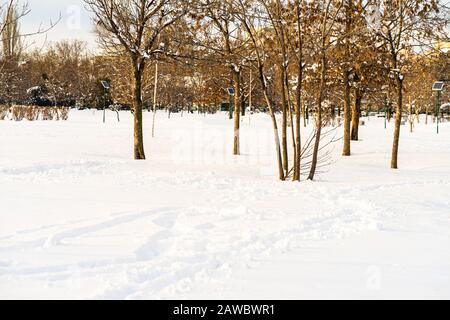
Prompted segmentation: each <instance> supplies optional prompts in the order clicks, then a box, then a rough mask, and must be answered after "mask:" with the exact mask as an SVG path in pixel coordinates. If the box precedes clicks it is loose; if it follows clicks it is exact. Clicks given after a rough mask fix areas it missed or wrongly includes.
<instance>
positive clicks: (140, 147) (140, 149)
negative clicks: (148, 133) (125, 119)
mask: <svg viewBox="0 0 450 320" xmlns="http://www.w3.org/2000/svg"><path fill="white" fill-rule="evenodd" d="M133 65H134V95H133V108H134V159H135V160H145V152H144V137H143V133H142V70H143V67H144V64H143V62H139V61H138V60H137V59H136V58H134V59H133Z"/></svg>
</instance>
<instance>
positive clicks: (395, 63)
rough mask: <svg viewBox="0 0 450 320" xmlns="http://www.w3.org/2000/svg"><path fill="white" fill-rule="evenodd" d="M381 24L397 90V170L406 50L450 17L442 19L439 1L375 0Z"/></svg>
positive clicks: (431, 34)
mask: <svg viewBox="0 0 450 320" xmlns="http://www.w3.org/2000/svg"><path fill="white" fill-rule="evenodd" d="M376 7H377V8H378V9H377V10H379V16H380V19H379V24H378V26H377V28H375V30H376V33H377V35H378V36H379V37H380V39H381V40H382V41H383V42H384V44H385V46H386V49H387V51H388V52H389V60H390V67H391V77H392V78H393V80H394V82H395V85H396V89H397V106H396V115H395V131H394V142H393V146H392V158H391V168H392V169H398V151H399V144H400V129H401V123H402V116H403V90H404V88H403V87H404V80H405V71H404V64H405V53H408V52H411V51H412V50H413V49H414V48H417V47H420V46H422V45H423V44H424V43H425V42H426V41H427V40H430V39H432V38H434V37H436V36H437V35H438V34H439V32H440V31H442V30H445V29H444V28H445V25H446V24H448V16H447V17H445V16H444V17H443V18H439V17H438V14H439V12H440V7H441V1H439V0H390V1H383V0H378V1H376Z"/></svg>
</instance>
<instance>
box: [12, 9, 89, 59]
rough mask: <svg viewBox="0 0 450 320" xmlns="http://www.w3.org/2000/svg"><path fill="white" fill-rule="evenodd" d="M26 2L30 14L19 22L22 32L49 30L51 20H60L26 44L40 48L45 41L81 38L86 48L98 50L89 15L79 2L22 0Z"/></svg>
mask: <svg viewBox="0 0 450 320" xmlns="http://www.w3.org/2000/svg"><path fill="white" fill-rule="evenodd" d="M21 2H22V3H24V2H28V4H29V8H30V9H31V12H30V14H29V15H27V16H26V17H24V18H23V19H22V20H21V29H22V33H31V32H36V30H38V29H39V26H40V25H42V28H48V26H49V25H50V21H53V22H55V21H57V20H58V19H59V18H60V17H61V20H60V21H59V22H58V24H57V25H56V26H55V27H54V28H53V29H51V30H50V31H49V32H48V33H47V34H46V35H39V36H34V37H30V38H28V39H26V43H27V44H28V45H32V46H33V47H40V46H42V44H43V43H44V42H45V41H47V42H54V41H59V40H63V39H80V40H83V41H86V42H88V46H89V49H90V50H92V51H95V50H96V48H97V45H96V37H95V34H94V33H93V32H92V30H93V25H92V21H91V18H90V13H89V11H88V10H87V9H86V7H85V5H84V3H83V1H82V0H21Z"/></svg>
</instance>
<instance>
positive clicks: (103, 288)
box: [0, 111, 450, 299]
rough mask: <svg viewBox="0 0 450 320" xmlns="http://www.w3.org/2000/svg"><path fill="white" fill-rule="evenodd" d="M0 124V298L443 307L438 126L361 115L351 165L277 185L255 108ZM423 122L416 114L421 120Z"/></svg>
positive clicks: (446, 214)
mask: <svg viewBox="0 0 450 320" xmlns="http://www.w3.org/2000/svg"><path fill="white" fill-rule="evenodd" d="M121 118H122V119H121V120H122V121H121V122H120V123H117V120H116V119H115V114H113V113H109V114H108V121H107V124H106V125H103V124H102V123H101V122H102V114H101V112H96V113H94V112H92V111H77V112H72V113H71V115H70V120H69V121H68V122H26V121H24V122H10V121H2V122H0V137H1V139H0V150H1V151H0V298H8V299H11V298H37V299H45V298H57V299H61V298H62V299H66V298H67V299H69V298H75V299H181V298H194V299H210V298H234V299H241V298H247V299H253V298H257V299H302V298H305V299H309V298H325V299H328V298H362V299H369V298H388V299H395V298H412V299H415V298H430V299H431V298H438V299H449V298H450V124H442V126H441V134H440V135H439V136H438V135H436V131H435V127H434V126H433V125H431V124H430V125H428V126H425V125H424V124H421V125H418V126H417V127H416V130H415V132H414V133H413V134H411V133H409V130H408V129H409V128H408V127H406V126H405V127H404V128H403V132H402V139H401V151H400V167H401V169H400V170H399V171H392V170H390V169H389V159H390V148H391V143H392V124H390V125H389V126H390V127H389V129H388V130H384V125H383V121H382V120H381V119H377V118H371V119H370V120H367V119H366V122H367V126H365V127H363V128H361V138H362V141H360V142H357V143H354V144H353V153H354V156H352V157H350V158H345V159H344V158H341V157H340V156H339V154H340V150H341V145H340V143H337V144H336V145H335V150H334V151H333V154H334V157H333V163H332V164H331V165H330V166H329V167H328V168H327V170H326V171H325V172H323V173H321V175H320V177H319V179H318V180H317V181H316V182H303V183H300V184H298V183H292V182H286V183H282V182H278V181H277V180H276V178H275V173H274V168H275V167H274V164H273V160H274V159H273V146H272V132H271V129H270V122H269V118H268V117H267V116H266V115H254V116H253V117H252V119H251V123H250V121H249V119H248V118H246V119H244V120H243V124H242V127H243V128H242V133H241V136H242V153H243V155H242V156H240V157H233V156H231V155H230V153H231V152H230V151H231V142H232V136H233V132H232V124H231V122H230V121H229V120H228V119H227V117H226V115H224V114H222V115H215V116H206V117H203V116H200V115H187V114H185V115H184V117H183V118H181V115H180V114H174V115H172V118H171V119H170V120H169V119H167V115H166V114H164V113H160V114H159V117H158V121H157V137H156V138H155V139H151V137H149V133H150V130H149V127H150V123H151V114H145V124H146V129H147V130H146V131H145V133H146V137H145V140H146V141H145V143H146V152H147V156H148V160H147V161H142V162H135V161H132V160H130V159H131V158H132V148H131V147H132V128H131V125H132V122H131V116H130V115H129V114H126V113H123V114H122V115H121ZM422 122H423V121H422Z"/></svg>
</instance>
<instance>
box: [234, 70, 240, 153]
mask: <svg viewBox="0 0 450 320" xmlns="http://www.w3.org/2000/svg"><path fill="white" fill-rule="evenodd" d="M232 72H233V86H234V143H233V155H236V156H237V155H240V153H241V151H240V142H239V130H240V124H241V117H240V105H241V103H240V101H241V81H240V80H241V75H240V72H239V71H236V70H233V71H232Z"/></svg>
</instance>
